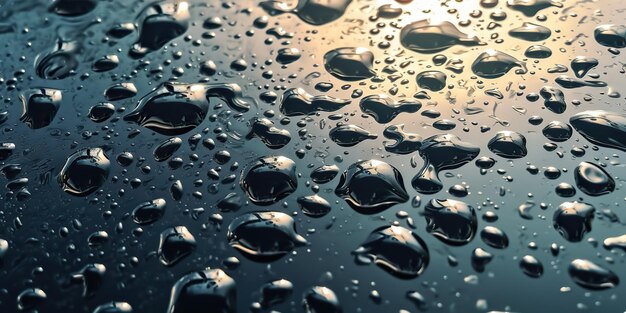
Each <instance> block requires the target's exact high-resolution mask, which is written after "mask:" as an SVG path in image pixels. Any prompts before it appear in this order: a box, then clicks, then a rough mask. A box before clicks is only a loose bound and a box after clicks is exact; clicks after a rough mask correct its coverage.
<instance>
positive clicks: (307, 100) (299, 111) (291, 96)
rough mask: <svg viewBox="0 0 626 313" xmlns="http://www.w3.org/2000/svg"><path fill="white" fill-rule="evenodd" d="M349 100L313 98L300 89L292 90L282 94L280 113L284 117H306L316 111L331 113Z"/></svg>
mask: <svg viewBox="0 0 626 313" xmlns="http://www.w3.org/2000/svg"><path fill="white" fill-rule="evenodd" d="M349 103H350V100H344V99H338V98H332V97H329V96H326V95H322V96H313V95H311V94H309V93H307V92H306V91H304V89H302V88H292V89H289V90H287V91H285V93H284V94H283V97H282V100H281V103H280V112H282V113H283V114H285V115H286V116H297V115H308V114H311V113H315V112H317V111H323V112H332V111H337V110H339V109H341V108H343V107H344V106H346V105H348V104H349Z"/></svg>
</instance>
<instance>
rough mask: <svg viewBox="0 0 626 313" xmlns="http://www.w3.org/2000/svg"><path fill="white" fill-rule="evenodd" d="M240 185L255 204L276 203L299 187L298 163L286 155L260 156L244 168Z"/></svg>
mask: <svg viewBox="0 0 626 313" xmlns="http://www.w3.org/2000/svg"><path fill="white" fill-rule="evenodd" d="M240 186H241V189H243V190H244V191H245V192H246V194H247V195H248V198H250V200H251V201H252V202H254V203H255V204H258V205H270V204H273V203H276V202H278V201H279V200H281V199H283V198H285V197H286V196H288V195H290V194H291V193H293V192H294V191H295V190H296V188H298V178H297V177H296V163H295V162H293V161H292V160H291V159H289V158H286V157H284V156H267V157H263V158H260V159H258V160H256V161H254V162H252V163H250V164H249V165H248V166H247V167H246V168H245V169H244V170H243V172H242V175H241V181H240Z"/></svg>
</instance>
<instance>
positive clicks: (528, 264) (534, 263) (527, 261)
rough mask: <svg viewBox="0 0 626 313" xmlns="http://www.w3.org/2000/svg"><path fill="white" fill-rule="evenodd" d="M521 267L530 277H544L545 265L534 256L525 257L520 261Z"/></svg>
mask: <svg viewBox="0 0 626 313" xmlns="http://www.w3.org/2000/svg"><path fill="white" fill-rule="evenodd" d="M519 267H520V268H521V269H522V271H523V272H524V274H526V275H527V276H529V277H532V278H539V277H541V275H543V264H541V262H539V260H537V258H535V257H534V256H532V255H525V256H524V257H523V258H522V259H521V260H520V262H519Z"/></svg>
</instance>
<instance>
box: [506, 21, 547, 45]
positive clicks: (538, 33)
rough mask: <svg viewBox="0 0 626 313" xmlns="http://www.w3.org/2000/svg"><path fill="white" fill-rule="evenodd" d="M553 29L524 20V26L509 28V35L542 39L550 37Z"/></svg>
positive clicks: (534, 39) (528, 39)
mask: <svg viewBox="0 0 626 313" xmlns="http://www.w3.org/2000/svg"><path fill="white" fill-rule="evenodd" d="M551 34H552V31H551V30H550V29H549V28H547V27H545V26H542V25H537V24H533V23H529V22H524V24H522V26H520V27H517V28H513V29H511V30H509V35H510V36H511V37H514V38H519V39H522V40H527V41H542V40H546V39H548V38H549V37H550V35H551Z"/></svg>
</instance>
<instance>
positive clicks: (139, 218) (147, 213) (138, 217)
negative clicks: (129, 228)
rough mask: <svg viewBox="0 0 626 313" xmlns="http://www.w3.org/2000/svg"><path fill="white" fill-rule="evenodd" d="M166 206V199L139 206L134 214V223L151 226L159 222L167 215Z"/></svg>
mask: <svg viewBox="0 0 626 313" xmlns="http://www.w3.org/2000/svg"><path fill="white" fill-rule="evenodd" d="M165 204H166V202H165V199H162V198H159V199H154V200H152V201H146V202H143V203H141V204H139V205H138V206H136V207H135V209H134V210H133V212H132V217H133V222H135V223H137V224H138V225H149V224H152V223H154V222H156V221H158V220H159V219H160V218H161V217H163V215H164V214H165Z"/></svg>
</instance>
